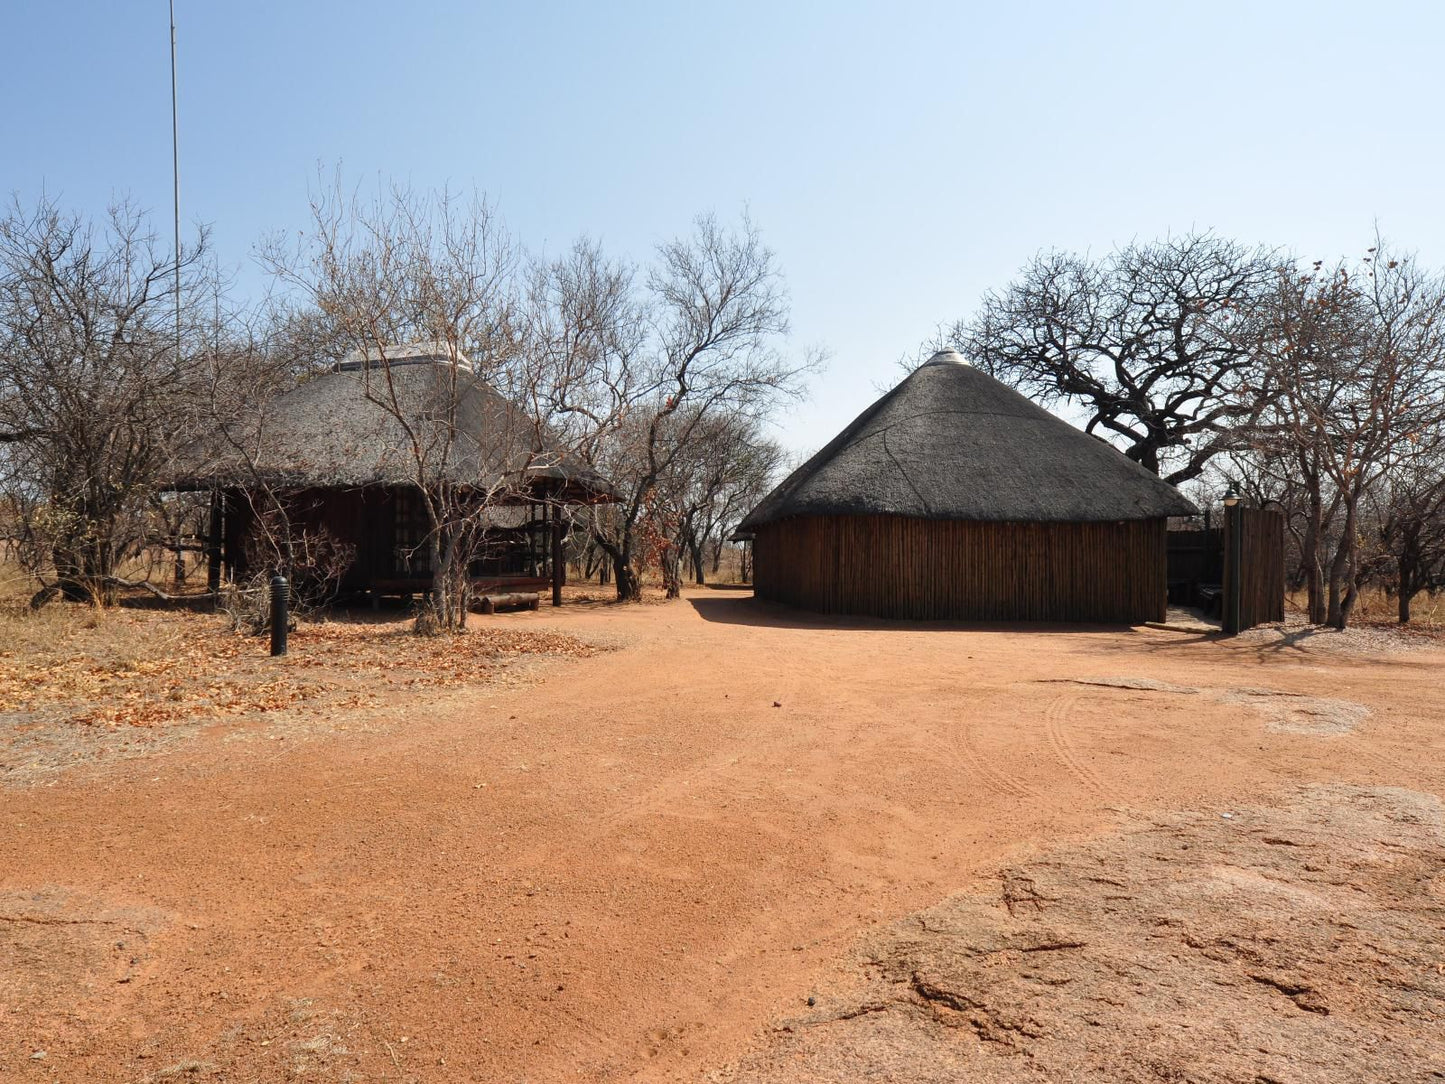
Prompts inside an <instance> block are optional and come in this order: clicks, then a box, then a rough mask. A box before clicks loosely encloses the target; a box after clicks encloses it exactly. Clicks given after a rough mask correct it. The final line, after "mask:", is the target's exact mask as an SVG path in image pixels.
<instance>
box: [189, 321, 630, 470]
mask: <svg viewBox="0 0 1445 1084" xmlns="http://www.w3.org/2000/svg"><path fill="white" fill-rule="evenodd" d="M453 397H455V402H456V411H455V416H454V419H455V425H454V427H453V426H451V425H449V419H450V418H451V417H452V413H451V411H449V409H448V407H449V405H450V403H451V402H452V400H453ZM393 405H394V406H395V409H392V407H393ZM414 441H415V446H417V447H420V449H421V454H422V455H423V456H424V458H425V461H426V463H427V475H428V476H429V477H431V478H440V477H446V478H447V479H449V480H450V481H453V482H456V483H459V484H463V485H476V486H478V487H482V488H493V487H495V486H497V485H498V484H503V485H507V486H517V487H519V488H520V487H522V486H525V485H527V484H529V483H531V482H533V481H534V480H535V481H540V480H550V483H551V484H550V485H549V486H548V487H547V488H549V489H555V488H556V487H558V486H561V487H563V488H565V489H566V490H568V491H570V494H571V496H572V498H573V499H587V498H588V497H589V496H591V497H605V496H606V495H607V494H610V493H611V487H610V486H608V484H607V483H606V481H604V480H603V479H602V478H601V477H600V476H599V475H598V474H596V472H594V471H592V470H591V469H590V468H589V467H588V466H587V465H586V464H585V463H583V462H582V461H580V460H579V459H577V458H576V457H575V456H573V455H572V454H570V453H569V452H567V451H566V450H565V449H564V448H563V447H562V446H561V444H560V443H559V442H558V441H557V439H556V437H555V436H554V435H553V434H551V433H550V432H548V431H547V430H546V429H545V428H544V427H542V426H539V425H538V424H537V423H536V422H534V421H533V420H531V418H529V417H528V415H527V413H526V412H525V411H524V410H522V409H521V408H520V407H518V406H517V405H516V404H514V403H512V402H510V401H509V400H508V399H507V398H506V397H505V396H503V395H501V394H500V393H499V392H498V391H497V390H496V389H495V388H493V387H492V386H491V385H490V384H488V383H486V382H485V381H484V380H482V379H481V378H479V377H477V376H476V375H475V374H474V373H473V372H472V371H471V369H470V368H469V366H468V365H467V363H466V360H465V359H464V358H463V359H461V363H460V364H459V365H458V366H455V367H454V366H453V365H452V364H451V363H450V362H449V361H447V360H446V359H445V358H444V357H440V356H435V355H433V354H429V353H427V352H426V351H419V350H416V349H410V348H409V349H406V350H404V351H396V352H395V353H391V352H389V360H388V361H387V362H386V363H385V364H383V363H381V362H378V361H375V360H371V361H368V360H367V359H363V358H361V357H359V356H355V357H351V358H348V359H347V360H346V361H344V362H342V363H341V364H339V365H338V366H336V368H335V369H334V370H333V371H331V372H328V373H325V374H323V375H321V376H317V377H313V378H312V379H310V380H306V381H304V382H303V383H301V384H298V385H297V386H296V387H295V388H293V389H291V390H290V391H288V392H286V393H285V394H283V395H281V396H279V397H277V398H276V399H275V400H273V401H272V402H270V403H269V404H267V405H266V407H265V408H264V410H263V412H262V414H261V416H260V417H259V418H256V419H252V420H245V421H238V422H237V423H236V424H235V425H233V426H228V427H227V431H226V432H224V433H217V434H215V435H214V436H212V437H210V438H208V439H206V440H203V441H198V442H196V443H195V444H193V445H191V446H190V447H188V448H187V449H185V450H184V451H183V453H182V455H181V463H180V465H179V470H178V472H177V473H178V474H179V476H180V477H179V479H178V481H177V483H176V488H178V489H190V488H207V487H210V486H218V485H219V486H227V485H233V486H240V487H248V486H251V485H254V484H256V483H257V482H264V483H265V484H267V485H272V486H277V487H286V488H302V487H327V488H329V487H344V488H352V487H358V486H367V485H409V484H415V482H416V478H417V470H416V453H415V452H414V451H413V448H414Z"/></svg>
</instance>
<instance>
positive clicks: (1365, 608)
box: [1285, 587, 1445, 632]
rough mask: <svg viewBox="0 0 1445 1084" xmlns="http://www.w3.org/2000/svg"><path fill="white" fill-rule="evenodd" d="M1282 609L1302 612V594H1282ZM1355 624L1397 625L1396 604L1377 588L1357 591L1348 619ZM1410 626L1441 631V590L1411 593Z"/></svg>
mask: <svg viewBox="0 0 1445 1084" xmlns="http://www.w3.org/2000/svg"><path fill="white" fill-rule="evenodd" d="M1285 609H1286V610H1287V611H1289V612H1292V613H1295V614H1304V613H1305V612H1306V609H1307V607H1306V601H1305V593H1304V592H1303V591H1291V592H1290V593H1289V594H1287V595H1286V596H1285ZM1351 620H1352V621H1353V622H1354V623H1355V624H1356V625H1364V626H1371V627H1375V626H1383V625H1398V624H1399V603H1398V602H1397V601H1396V600H1395V599H1394V598H1391V597H1390V596H1388V595H1386V594H1385V592H1384V591H1383V590H1381V589H1380V588H1378V587H1367V588H1365V590H1363V591H1362V592H1360V600H1359V602H1357V603H1356V604H1355V612H1354V615H1353V616H1352V619H1351ZM1410 627H1411V628H1415V629H1420V630H1422V631H1427V632H1439V631H1442V630H1445V592H1441V593H1439V594H1436V595H1434V596H1431V595H1429V594H1427V593H1425V592H1421V593H1420V594H1418V595H1416V596H1415V599H1414V601H1413V602H1412V603H1411V606H1410Z"/></svg>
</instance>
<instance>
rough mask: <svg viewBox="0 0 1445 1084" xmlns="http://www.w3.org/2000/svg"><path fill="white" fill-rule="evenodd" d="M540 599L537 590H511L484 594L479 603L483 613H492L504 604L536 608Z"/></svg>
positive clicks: (530, 608)
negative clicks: (502, 592)
mask: <svg viewBox="0 0 1445 1084" xmlns="http://www.w3.org/2000/svg"><path fill="white" fill-rule="evenodd" d="M540 600H541V595H539V594H538V593H537V592H536V591H510V592H507V593H505V594H495V593H494V594H490V595H482V596H481V597H480V598H479V599H478V600H477V603H478V608H479V609H480V610H481V611H482V613H484V614H492V613H496V612H497V610H498V609H499V608H501V607H503V606H523V607H526V608H527V609H529V610H535V609H536V608H537V606H538V604H539V602H540Z"/></svg>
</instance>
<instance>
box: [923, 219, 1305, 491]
mask: <svg viewBox="0 0 1445 1084" xmlns="http://www.w3.org/2000/svg"><path fill="white" fill-rule="evenodd" d="M1277 263H1278V260H1277V258H1276V256H1275V254H1274V253H1272V252H1270V251H1269V250H1266V249H1251V248H1246V247H1244V246H1242V245H1238V244H1235V243H1233V242H1230V241H1226V240H1223V239H1221V238H1218V237H1214V236H1211V235H1209V234H1190V235H1187V236H1185V237H1181V238H1178V239H1169V240H1165V241H1160V242H1155V243H1153V244H1144V245H1129V246H1127V247H1125V248H1122V249H1120V250H1118V251H1116V252H1113V253H1111V254H1110V255H1108V256H1106V257H1104V258H1103V259H1101V260H1094V259H1090V258H1088V257H1086V256H1078V255H1073V254H1069V253H1061V252H1049V253H1043V254H1040V255H1039V256H1037V257H1035V258H1034V260H1033V261H1031V262H1030V263H1029V264H1028V265H1027V266H1026V267H1025V268H1024V269H1023V271H1022V272H1021V273H1020V275H1019V278H1018V279H1017V281H1015V282H1014V283H1013V284H1012V285H1010V286H1009V287H1008V288H1007V289H1006V290H1004V291H1003V292H1002V293H989V294H987V295H986V296H985V297H984V299H983V303H982V306H981V308H980V310H979V312H978V313H977V315H975V316H974V317H972V318H971V319H968V320H964V321H960V322H959V323H958V324H956V325H955V326H954V328H953V330H952V331H951V332H949V333H948V334H947V335H946V336H945V341H946V342H947V343H948V344H951V345H953V346H955V347H956V348H957V349H958V350H960V351H961V352H962V353H963V354H964V355H965V356H967V357H968V358H969V359H970V360H971V361H972V362H973V363H974V364H975V365H978V366H979V367H980V368H982V369H984V370H985V371H987V372H989V373H991V374H992V375H994V376H995V377H998V378H999V379H1001V380H1003V381H1005V382H1006V383H1009V384H1012V385H1013V386H1015V387H1017V388H1018V389H1019V390H1021V391H1023V392H1024V393H1025V394H1028V395H1030V396H1032V397H1034V398H1036V399H1038V400H1040V401H1042V402H1044V403H1045V404H1056V403H1068V404H1072V405H1074V406H1076V407H1079V408H1081V409H1082V410H1083V411H1085V412H1086V413H1087V415H1088V421H1087V423H1086V425H1085V429H1086V431H1088V432H1090V433H1096V434H1098V435H1101V436H1106V437H1108V438H1110V439H1112V440H1116V441H1120V442H1121V447H1122V449H1123V451H1124V453H1125V454H1126V455H1128V456H1129V458H1131V459H1133V460H1135V461H1136V462H1138V463H1140V464H1142V465H1143V466H1145V467H1147V468H1148V469H1149V470H1151V471H1154V472H1155V473H1156V474H1160V475H1162V476H1163V478H1164V480H1165V481H1167V482H1171V483H1173V484H1175V485H1178V484H1180V483H1182V482H1185V481H1188V480H1190V479H1193V478H1196V477H1198V476H1199V474H1200V473H1201V472H1202V471H1203V469H1204V467H1205V465H1206V464H1207V463H1208V462H1209V460H1210V459H1211V458H1213V457H1214V456H1215V455H1217V454H1219V453H1220V452H1222V451H1225V450H1227V449H1229V448H1231V447H1233V446H1235V438H1236V434H1237V433H1238V431H1239V427H1240V425H1241V424H1242V423H1244V422H1247V421H1248V420H1249V418H1250V412H1251V410H1252V407H1253V401H1252V400H1251V398H1250V397H1249V396H1242V395H1240V394H1238V392H1239V390H1240V388H1241V386H1242V385H1244V384H1246V383H1248V381H1249V379H1250V372H1251V369H1252V367H1253V359H1252V357H1251V353H1250V349H1249V343H1248V341H1247V340H1245V339H1244V338H1242V337H1241V336H1240V335H1239V333H1238V329H1239V328H1240V327H1241V326H1242V325H1243V323H1244V322H1245V321H1246V320H1247V318H1248V317H1249V315H1250V314H1251V313H1252V311H1253V309H1254V308H1255V306H1257V305H1258V304H1259V302H1260V301H1261V299H1262V298H1263V297H1265V296H1266V295H1267V294H1268V292H1269V290H1270V288H1271V285H1272V283H1273V280H1274V274H1273V271H1274V268H1275V266H1276V265H1277Z"/></svg>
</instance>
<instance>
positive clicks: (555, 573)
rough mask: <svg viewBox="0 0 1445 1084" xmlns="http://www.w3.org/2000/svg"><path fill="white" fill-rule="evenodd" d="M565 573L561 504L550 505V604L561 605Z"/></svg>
mask: <svg viewBox="0 0 1445 1084" xmlns="http://www.w3.org/2000/svg"><path fill="white" fill-rule="evenodd" d="M566 575H567V566H566V563H565V562H564V561H563V560H562V506H561V505H560V504H554V505H552V605H553V606H560V605H562V584H563V581H564V578H565V577H566Z"/></svg>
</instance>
